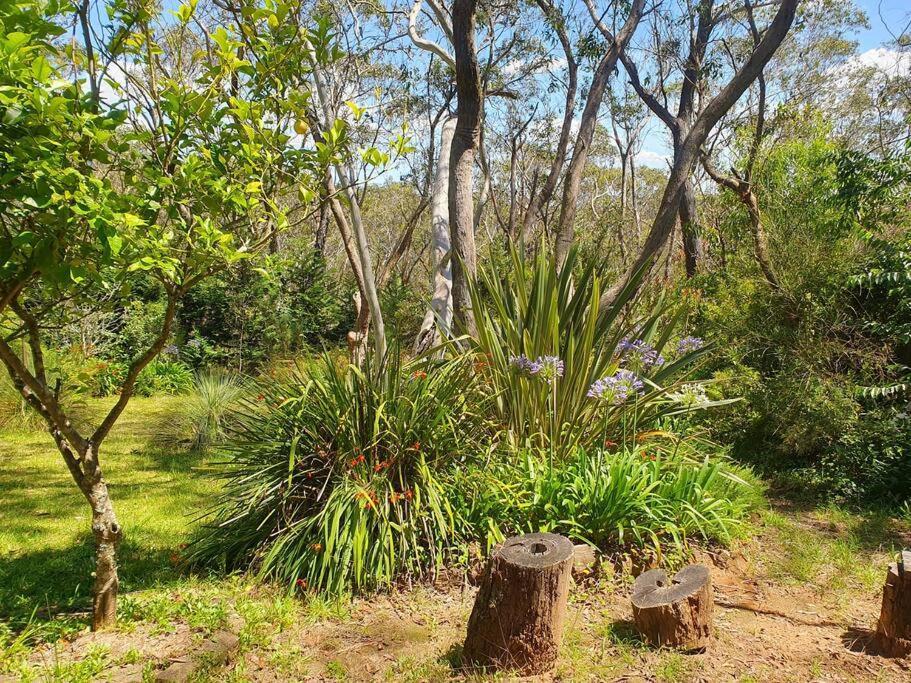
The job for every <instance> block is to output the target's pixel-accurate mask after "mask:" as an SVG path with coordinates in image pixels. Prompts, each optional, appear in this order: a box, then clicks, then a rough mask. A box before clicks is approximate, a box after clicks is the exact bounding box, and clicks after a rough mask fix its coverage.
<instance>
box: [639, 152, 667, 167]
mask: <svg viewBox="0 0 911 683" xmlns="http://www.w3.org/2000/svg"><path fill="white" fill-rule="evenodd" d="M670 158H671V157H670V155H669V154H662V153H660V152H653V151H651V150H648V149H644V150H642V151H641V152H639V153H638V154H637V155H636V163H637V164H639V165H640V166H651V167H652V168H658V169H661V170H662V171H666V170H667V164H668V161H670Z"/></svg>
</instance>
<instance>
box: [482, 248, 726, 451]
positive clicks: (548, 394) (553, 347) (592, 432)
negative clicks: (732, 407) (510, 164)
mask: <svg viewBox="0 0 911 683" xmlns="http://www.w3.org/2000/svg"><path fill="white" fill-rule="evenodd" d="M593 263H594V261H590V262H589V264H588V265H580V266H579V267H578V268H577V267H576V266H577V262H576V256H575V253H573V254H571V255H570V257H569V258H568V260H567V264H566V266H564V268H563V270H562V272H559V273H558V271H557V268H556V265H555V263H554V262H553V260H552V259H548V258H547V257H545V256H539V257H538V258H537V259H536V260H535V261H534V262H533V263H527V262H526V261H525V259H524V257H523V256H522V255H520V254H518V253H515V252H514V253H513V256H512V264H511V265H512V267H511V268H509V269H507V270H505V271H504V270H503V269H498V270H494V269H489V268H484V269H482V271H481V275H480V282H479V284H478V285H476V286H475V287H473V288H472V302H473V307H474V310H475V317H476V320H477V327H478V336H477V339H476V340H475V346H476V349H477V352H478V353H479V356H480V358H481V361H480V364H481V365H482V366H483V367H484V370H485V373H484V374H485V378H486V380H487V381H488V382H489V383H490V392H491V394H492V395H494V396H495V406H496V414H497V418H498V419H499V420H500V421H502V423H503V424H504V425H506V426H507V428H508V430H509V431H510V432H511V434H512V437H513V438H514V440H515V441H516V442H517V443H524V442H525V441H527V440H529V439H533V440H538V441H539V442H540V443H554V444H556V448H557V449H558V450H559V452H560V453H568V452H571V451H572V450H574V449H575V447H576V446H579V445H581V446H585V447H589V446H592V445H595V446H597V445H598V444H600V443H601V442H602V441H603V439H604V438H610V439H612V440H614V441H619V440H620V439H621V438H622V436H623V435H624V434H626V433H633V432H635V430H636V429H647V428H650V427H653V426H655V425H656V424H657V423H658V422H659V421H660V420H661V419H662V418H665V417H668V416H673V415H682V414H684V413H686V412H690V411H691V410H695V409H701V408H706V407H709V406H713V405H720V404H722V403H724V401H711V400H708V399H706V400H704V401H699V402H698V403H697V404H693V403H690V404H688V405H684V404H682V403H680V402H678V401H676V400H675V399H674V398H673V396H672V394H673V393H674V390H676V389H680V388H681V386H682V385H683V383H684V382H686V381H687V379H688V378H690V377H691V376H692V374H693V372H694V364H695V362H696V361H697V360H698V359H699V357H700V356H702V355H703V354H704V353H705V349H702V348H697V349H692V350H685V351H683V352H677V351H676V350H674V349H672V348H671V345H670V344H669V343H670V342H671V340H672V339H673V340H674V341H675V342H676V336H675V335H677V334H679V327H680V323H681V321H682V317H683V313H684V309H677V310H674V309H673V308H672V307H671V306H668V305H659V306H657V307H656V309H655V310H653V311H649V312H647V313H646V314H644V315H639V316H637V317H633V316H631V315H629V314H628V313H626V312H625V308H626V306H627V305H631V306H632V307H633V308H634V309H635V308H636V306H635V304H631V302H630V295H629V292H630V291H631V289H628V290H627V291H626V292H622V293H621V294H620V295H619V296H618V297H617V299H616V300H615V301H614V302H613V304H612V305H611V306H610V307H609V308H607V309H606V310H602V309H601V304H600V297H601V294H602V291H601V279H600V276H599V273H598V271H597V270H596V268H595V267H594V266H593V265H591V264H593ZM641 276H642V273H640V274H639V275H638V276H637V277H641ZM630 340H635V341H637V342H640V343H642V344H643V345H644V348H646V349H647V350H648V352H649V353H650V354H652V356H651V358H643V357H641V356H638V355H637V353H635V352H626V351H624V349H623V347H624V344H625V342H629V341H630ZM663 354H667V356H668V357H667V358H666V359H665V358H664V355H663ZM547 356H556V357H558V358H559V359H560V360H562V361H563V374H562V376H561V377H559V378H558V379H556V380H555V381H552V382H550V383H548V382H542V381H540V379H539V378H537V377H530V376H529V375H528V373H523V372H518V371H517V368H516V367H515V366H516V363H515V361H514V359H515V358H517V357H524V358H527V359H532V360H534V359H536V358H543V357H547ZM621 368H622V369H625V370H629V371H631V372H633V373H635V375H636V376H637V377H638V378H639V380H641V381H642V383H643V388H642V392H641V395H637V396H636V397H635V398H634V397H632V396H631V397H629V400H627V401H622V402H618V403H611V402H606V401H598V400H594V399H593V398H592V397H590V396H589V391H590V390H591V388H592V385H593V384H594V383H595V382H596V381H598V380H600V379H602V378H605V377H610V376H612V375H614V374H615V373H617V372H618V370H620V369H621Z"/></svg>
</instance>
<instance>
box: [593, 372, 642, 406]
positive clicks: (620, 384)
mask: <svg viewBox="0 0 911 683" xmlns="http://www.w3.org/2000/svg"><path fill="white" fill-rule="evenodd" d="M644 386H645V385H644V384H643V383H642V380H641V379H639V377H638V376H637V375H636V373H634V372H632V371H631V370H617V372H615V373H614V374H613V375H611V376H609V377H604V378H603V379H599V380H596V381H595V382H594V383H593V384H592V385H591V387H590V388H589V390H588V397H589V398H594V399H598V400H600V401H606V402H607V403H610V404H612V405H615V406H618V405H621V404H623V403H626V401H627V400H629V399H630V398H631V397H634V396H638V395H639V394H641V393H642V391H643V389H644Z"/></svg>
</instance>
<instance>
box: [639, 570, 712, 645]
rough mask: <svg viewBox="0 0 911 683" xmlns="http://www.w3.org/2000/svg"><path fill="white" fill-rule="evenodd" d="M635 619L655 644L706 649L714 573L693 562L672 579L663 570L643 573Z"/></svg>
mask: <svg viewBox="0 0 911 683" xmlns="http://www.w3.org/2000/svg"><path fill="white" fill-rule="evenodd" d="M633 620H634V621H635V622H636V628H637V629H638V631H639V633H640V634H641V635H642V636H643V637H644V638H646V640H648V641H649V642H650V643H651V644H652V645H657V646H659V647H661V646H668V647H675V648H680V649H682V650H702V649H705V647H706V646H707V645H708V644H709V641H710V640H711V638H712V576H711V574H710V573H709V569H708V567H706V566H704V565H701V564H691V565H689V566H688V567H684V568H683V569H681V570H680V571H679V572H677V573H676V574H675V575H674V577H673V578H672V579H670V580H668V578H667V572H665V571H664V570H663V569H650V570H649V571H647V572H644V573H643V574H640V575H639V577H638V578H637V579H636V583H635V584H633Z"/></svg>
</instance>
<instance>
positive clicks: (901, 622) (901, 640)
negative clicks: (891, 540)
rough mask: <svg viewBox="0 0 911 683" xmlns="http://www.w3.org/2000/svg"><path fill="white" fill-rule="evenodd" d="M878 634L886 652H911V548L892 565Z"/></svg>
mask: <svg viewBox="0 0 911 683" xmlns="http://www.w3.org/2000/svg"><path fill="white" fill-rule="evenodd" d="M876 636H877V641H878V645H879V650H880V652H881V653H882V654H884V655H886V656H889V657H905V656H907V655H908V654H911V551H908V550H903V551H902V552H901V554H900V555H899V556H898V561H897V562H895V563H893V564H890V565H889V572H888V573H887V574H886V583H885V584H884V585H883V606H882V609H881V610H880V613H879V622H878V623H877V624H876Z"/></svg>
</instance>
